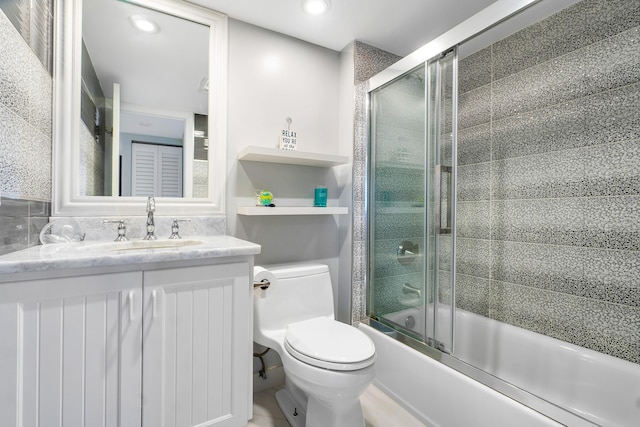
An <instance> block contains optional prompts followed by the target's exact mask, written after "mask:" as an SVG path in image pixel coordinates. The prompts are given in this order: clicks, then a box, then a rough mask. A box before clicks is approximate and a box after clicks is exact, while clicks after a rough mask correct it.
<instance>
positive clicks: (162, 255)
mask: <svg viewBox="0 0 640 427" xmlns="http://www.w3.org/2000/svg"><path fill="white" fill-rule="evenodd" d="M182 241H183V243H191V244H189V245H186V246H180V247H162V244H163V242H166V244H167V245H171V244H174V242H176V240H166V239H162V240H155V241H153V242H154V244H156V245H158V246H159V247H154V248H140V247H136V245H143V244H144V243H142V242H143V241H129V242H124V244H123V245H122V248H126V249H121V247H120V246H118V245H119V243H117V242H97V241H86V242H79V243H68V244H65V243H61V244H55V245H38V246H34V247H31V248H29V249H24V250H21V251H17V252H12V253H9V254H6V255H2V256H0V274H11V273H27V272H36V271H49V270H57V269H70V268H86V267H98V266H110V265H127V264H145V263H157V262H168V261H181V260H193V259H203V258H219V257H234V256H248V255H257V254H259V253H260V249H261V248H260V245H258V244H256V243H252V242H248V241H246V240H241V239H238V238H235V237H231V236H207V237H186V236H183V239H182Z"/></svg>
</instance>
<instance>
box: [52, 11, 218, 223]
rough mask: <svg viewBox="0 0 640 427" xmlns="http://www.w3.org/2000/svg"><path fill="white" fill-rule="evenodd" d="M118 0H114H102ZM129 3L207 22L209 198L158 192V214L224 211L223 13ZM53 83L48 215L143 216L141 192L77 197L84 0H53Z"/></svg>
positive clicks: (205, 23) (143, 200) (143, 201)
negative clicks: (131, 195)
mask: <svg viewBox="0 0 640 427" xmlns="http://www.w3.org/2000/svg"><path fill="white" fill-rule="evenodd" d="M102 1H117V0H102ZM129 2H130V3H134V4H137V5H139V6H143V7H147V8H150V9H155V10H158V11H160V12H164V13H167V14H169V15H174V16H177V17H180V18H183V19H188V20H190V21H193V22H197V23H200V24H203V25H206V26H208V27H209V29H210V30H209V106H208V108H209V140H210V145H209V157H210V159H212V160H210V161H209V197H207V198H173V197H157V198H156V208H157V210H156V212H157V214H158V215H182V216H185V215H189V216H197V215H212V214H224V213H225V210H224V209H225V208H224V200H225V194H224V190H225V186H226V180H225V178H226V145H227V129H226V128H227V16H226V15H223V14H220V13H217V12H214V11H212V10H209V9H206V8H203V7H200V6H197V5H194V4H191V3H187V2H183V1H178V0H129ZM55 4H56V10H55V13H56V15H55V16H56V19H55V30H54V31H55V51H54V54H55V56H54V77H53V82H54V88H53V168H52V173H53V181H52V182H53V189H52V201H53V203H52V216H103V217H108V216H122V215H145V214H146V212H145V207H146V198H145V197H119V196H82V197H80V196H78V190H77V188H78V184H77V177H78V172H79V170H78V169H79V165H78V158H79V152H78V151H79V147H80V141H79V138H80V136H79V129H80V90H81V54H82V50H81V49H82V0H64V1H57V2H55Z"/></svg>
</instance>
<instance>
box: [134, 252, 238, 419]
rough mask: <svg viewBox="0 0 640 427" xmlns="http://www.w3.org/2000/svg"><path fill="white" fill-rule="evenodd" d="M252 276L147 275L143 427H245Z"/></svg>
mask: <svg viewBox="0 0 640 427" xmlns="http://www.w3.org/2000/svg"><path fill="white" fill-rule="evenodd" d="M249 271H250V266H249V264H248V263H246V262H239V263H234V264H226V265H212V266H202V267H189V268H176V269H168V270H161V271H149V272H145V273H144V307H145V310H144V316H145V317H144V319H145V320H144V325H145V331H144V337H143V348H144V362H143V363H144V367H145V368H144V378H143V392H144V396H145V399H144V403H143V424H144V425H145V426H147V427H153V426H166V427H170V426H176V427H177V426H180V427H184V426H213V425H215V426H221V427H227V426H229V427H236V426H244V425H245V424H246V422H247V419H248V417H249V415H248V411H247V405H246V402H247V399H248V398H249V396H248V393H249V391H250V387H249V373H250V372H251V371H250V366H251V365H250V363H251V347H250V339H249V336H250V335H249V334H250V329H249V327H250V325H251V318H250V316H251V294H250V289H251V287H250V286H251V285H250V283H249V276H248V273H249ZM232 378H233V379H234V380H233V381H232Z"/></svg>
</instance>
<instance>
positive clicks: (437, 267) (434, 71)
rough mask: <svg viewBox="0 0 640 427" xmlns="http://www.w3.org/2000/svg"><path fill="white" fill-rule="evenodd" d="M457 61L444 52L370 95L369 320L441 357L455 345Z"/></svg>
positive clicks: (454, 55)
mask: <svg viewBox="0 0 640 427" xmlns="http://www.w3.org/2000/svg"><path fill="white" fill-rule="evenodd" d="M455 58H456V52H455V50H451V51H448V52H447V53H446V54H443V55H442V56H441V57H438V58H437V59H434V60H433V61H430V62H428V63H427V64H425V65H422V66H420V67H417V68H415V69H414V70H412V71H410V72H408V73H406V74H404V75H402V76H400V77H399V78H397V79H395V80H393V81H392V82H390V83H388V84H386V85H384V86H382V87H380V88H377V89H375V90H373V91H372V92H371V94H370V101H371V104H370V107H371V115H370V117H371V124H370V125H371V128H370V129H371V153H370V154H371V157H370V164H371V171H370V179H369V212H370V214H369V218H370V222H369V233H370V235H369V242H370V247H369V274H368V292H369V293H368V305H367V306H368V315H369V317H370V318H371V319H374V320H376V321H377V322H379V323H382V324H384V325H386V326H390V327H391V328H393V329H395V330H398V331H400V332H402V333H403V334H404V335H408V336H409V337H411V338H414V339H416V340H418V341H420V342H422V343H426V344H428V345H430V346H432V347H436V348H438V349H440V350H443V351H447V352H451V351H452V343H453V339H452V331H453V320H452V309H451V307H453V306H454V305H453V304H452V301H453V298H454V292H453V290H452V289H453V287H452V286H451V283H452V281H453V280H454V277H453V274H452V271H453V264H454V262H453V260H454V258H455V257H454V252H455V251H454V233H453V232H452V231H453V230H454V227H455V218H454V215H453V213H454V212H455V206H454V201H455V164H454V162H453V159H455V146H454V144H453V141H454V136H455V135H454V134H453V133H454V132H455V128H454V126H453V123H455V120H454V117H453V114H454V113H455V110H454V108H453V105H455V99H454V97H455V85H454V82H455V80H454V75H453V73H454V72H455V66H454V65H455V63H454V61H455ZM427 117H428V118H429V119H427Z"/></svg>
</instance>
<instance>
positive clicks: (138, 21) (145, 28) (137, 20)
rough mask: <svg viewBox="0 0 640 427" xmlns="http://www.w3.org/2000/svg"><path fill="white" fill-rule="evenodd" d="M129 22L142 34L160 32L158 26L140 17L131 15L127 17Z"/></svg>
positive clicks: (144, 17)
mask: <svg viewBox="0 0 640 427" xmlns="http://www.w3.org/2000/svg"><path fill="white" fill-rule="evenodd" d="M129 22H131V25H133V27H134V28H136V29H138V30H140V31H142V32H144V33H157V32H160V27H159V26H158V24H156V23H155V22H153V21H152V20H151V19H149V18H147V17H146V16H142V15H131V16H130V17H129Z"/></svg>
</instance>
